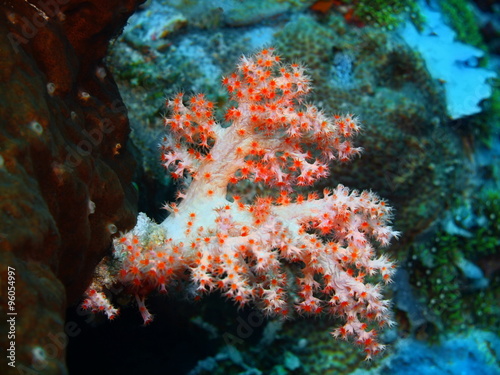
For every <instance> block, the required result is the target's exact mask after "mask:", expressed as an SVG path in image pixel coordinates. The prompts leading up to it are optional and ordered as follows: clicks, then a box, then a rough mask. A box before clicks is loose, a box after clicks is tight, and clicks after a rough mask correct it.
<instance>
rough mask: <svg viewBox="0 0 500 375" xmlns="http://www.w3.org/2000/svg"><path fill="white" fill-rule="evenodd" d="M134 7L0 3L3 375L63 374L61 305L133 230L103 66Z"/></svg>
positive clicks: (122, 125)
mask: <svg viewBox="0 0 500 375" xmlns="http://www.w3.org/2000/svg"><path fill="white" fill-rule="evenodd" d="M142 2H143V1H141V0H126V1H118V0H110V1H95V0H91V1H88V0H87V1H71V2H70V1H69V0H48V1H17V0H11V1H3V2H2V3H1V4H0V65H1V68H0V81H1V90H0V102H1V106H0V118H1V119H2V124H1V127H0V197H1V199H0V206H1V208H0V262H1V264H2V268H1V273H0V287H1V289H2V290H1V297H0V300H1V304H0V311H1V314H2V316H3V319H2V322H3V323H2V332H4V333H5V334H3V335H2V336H1V339H0V341H1V346H2V348H4V349H7V352H8V355H7V356H6V355H2V357H1V359H0V368H1V372H2V373H3V374H5V373H8V372H9V370H11V371H12V372H14V373H18V372H21V373H35V372H36V373H38V372H41V373H44V374H63V373H67V370H66V366H65V363H64V359H65V348H66V335H70V336H71V335H76V334H78V332H79V328H78V327H77V326H76V325H75V324H71V322H67V323H66V324H65V323H64V318H65V317H64V315H65V309H66V307H67V305H68V304H71V303H75V302H77V301H78V298H79V297H80V296H81V294H82V292H83V291H84V290H85V288H86V287H87V283H88V282H89V280H90V278H91V276H92V273H93V270H94V268H95V266H96V264H97V263H98V262H99V261H100V260H101V258H102V257H103V256H105V255H106V253H107V251H109V248H110V246H111V240H112V239H111V237H112V235H113V234H114V233H116V232H118V231H124V230H126V229H129V228H131V227H132V226H133V225H134V223H135V220H136V219H135V218H136V212H135V210H136V208H135V204H136V192H135V191H134V189H133V186H132V184H131V181H132V174H133V170H134V160H133V158H132V157H131V154H130V153H129V152H128V150H127V140H128V134H129V131H130V129H129V122H128V118H127V111H126V109H125V106H124V104H123V102H122V100H121V97H120V94H119V92H118V89H117V87H116V84H115V82H114V80H113V77H112V75H111V74H110V72H109V71H108V70H107V68H106V66H105V65H104V64H103V61H102V60H103V58H104V56H105V55H106V52H107V48H108V44H109V41H110V40H111V39H112V38H114V37H116V36H117V35H118V34H119V33H120V32H121V30H122V28H123V26H124V25H125V23H126V21H127V19H128V17H129V16H130V15H131V14H132V13H133V12H134V11H135V9H136V8H137V6H138V5H139V4H141V3H142ZM9 313H11V314H12V315H8V314H9ZM14 313H15V314H16V315H14ZM7 318H8V319H10V321H7ZM7 332H8V333H9V334H7ZM13 366H15V368H14V367H13Z"/></svg>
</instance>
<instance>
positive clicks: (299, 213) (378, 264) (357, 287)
mask: <svg viewBox="0 0 500 375" xmlns="http://www.w3.org/2000/svg"><path fill="white" fill-rule="evenodd" d="M223 84H224V85H225V86H226V88H227V90H228V92H229V93H230V95H231V99H232V100H233V101H234V103H235V105H234V106H233V107H231V108H229V109H228V110H227V112H226V116H225V120H226V121H227V122H229V123H230V124H231V126H227V127H223V126H221V125H220V124H218V123H217V122H216V121H215V119H214V117H213V114H212V112H213V104H212V103H210V102H209V101H207V100H206V98H205V97H204V96H203V95H196V96H194V97H192V98H191V99H189V100H188V102H187V104H185V103H184V102H183V96H182V94H179V95H178V96H177V97H175V98H174V99H173V100H170V101H168V102H167V107H169V108H170V110H171V115H170V116H169V117H167V118H166V119H165V125H166V127H167V128H168V135H167V136H166V137H165V139H164V142H163V146H162V149H163V157H162V160H163V163H164V165H165V167H166V168H167V169H168V170H169V171H170V172H171V173H172V175H173V176H174V177H175V178H182V177H184V176H186V175H191V176H192V181H191V183H190V185H189V187H188V188H187V190H186V192H185V193H184V194H183V200H182V201H181V202H180V204H178V205H174V204H172V205H170V211H171V215H170V216H168V217H167V219H166V220H165V221H164V222H163V223H162V224H160V225H157V224H155V223H153V222H152V221H151V220H149V219H148V218H147V217H146V216H145V215H141V216H140V217H139V220H138V224H137V226H136V228H135V229H134V230H133V231H131V232H130V233H128V234H126V235H124V236H122V237H121V238H119V239H117V240H116V241H115V258H116V265H115V267H116V268H117V269H119V271H118V273H117V275H116V278H117V281H118V282H119V283H121V284H123V285H125V286H126V288H127V291H128V292H130V293H132V294H135V295H136V297H137V301H138V303H139V306H140V310H141V313H142V314H143V317H144V319H145V322H149V321H151V319H152V316H151V315H150V314H149V312H148V311H147V309H146V307H145V305H144V297H145V296H146V295H147V294H148V293H150V292H151V291H153V290H155V289H156V290H160V291H162V292H166V291H167V289H168V286H169V285H170V284H171V283H172V281H174V280H176V281H180V280H184V282H187V283H192V284H193V285H194V287H195V288H194V289H195V291H196V293H197V294H202V293H208V292H212V291H215V290H218V291H220V292H222V293H223V295H225V296H226V297H228V298H231V299H233V300H234V301H236V302H238V303H239V304H241V305H244V304H246V303H248V302H253V303H254V304H255V305H256V306H258V307H260V308H261V309H262V310H263V311H264V312H266V313H267V314H274V315H283V316H288V315H290V314H292V313H293V312H294V311H296V312H299V313H300V314H318V313H320V312H323V311H325V312H328V313H331V314H334V315H336V316H341V317H343V318H344V319H345V324H344V325H342V326H341V327H338V328H336V329H335V330H334V331H333V335H334V336H336V337H342V338H349V337H350V336H353V337H354V338H355V340H356V342H357V343H359V344H362V345H364V348H365V351H366V353H367V357H370V356H371V355H373V354H375V353H377V352H378V351H380V350H381V349H382V345H381V344H379V343H378V342H377V341H376V339H375V336H376V331H375V330H374V329H373V327H377V328H378V327H380V326H384V325H387V324H392V322H391V318H390V312H389V309H388V305H389V303H388V301H385V300H383V299H382V296H381V292H380V291H381V288H382V286H381V284H380V283H376V281H375V283H374V280H379V281H381V282H382V283H387V282H389V281H390V280H391V276H392V274H393V273H394V266H393V264H392V263H391V262H390V261H389V260H388V258H386V257H384V256H379V257H377V256H376V254H375V252H376V251H375V250H376V244H378V245H382V246H385V245H387V244H389V241H390V240H391V238H392V237H394V236H397V232H395V231H393V230H392V229H391V227H390V226H389V225H388V224H389V222H390V219H391V209H390V208H389V207H388V206H387V205H386V204H385V202H384V201H383V200H380V199H379V198H378V197H377V196H376V195H375V194H373V193H370V192H366V191H364V192H361V193H360V192H357V191H349V190H348V189H347V188H346V187H344V186H342V185H339V186H337V187H336V188H335V189H333V190H325V191H324V192H323V197H322V198H319V197H318V196H317V194H316V193H310V194H309V195H308V197H303V196H301V195H294V194H291V191H292V190H293V187H294V186H297V185H311V184H312V183H314V182H315V181H317V180H318V179H320V178H323V177H325V176H327V175H328V173H329V171H328V163H329V162H331V161H332V160H335V159H336V160H339V161H346V160H348V159H349V158H351V157H352V156H353V155H356V154H358V153H359V152H360V149H359V148H355V147H353V146H352V144H351V142H350V138H351V137H352V136H353V135H355V134H356V133H357V132H358V131H359V125H358V123H357V120H356V118H355V117H353V116H352V115H347V116H339V115H336V116H333V117H332V118H328V117H326V116H325V115H324V114H323V113H322V112H321V111H320V110H318V109H317V108H316V107H315V106H313V105H310V104H309V105H303V97H304V95H306V94H307V93H308V92H309V91H310V83H309V79H308V77H307V76H306V75H305V74H304V69H303V68H302V67H301V66H299V65H297V64H293V65H285V64H282V63H281V62H280V59H279V57H278V56H277V55H275V54H274V51H273V50H272V49H267V50H263V51H260V52H259V53H257V54H256V55H254V56H252V57H248V58H246V57H243V58H242V59H241V62H240V64H239V65H238V70H237V72H236V73H234V74H232V75H230V76H228V77H226V78H224V79H223ZM241 180H250V181H253V182H262V183H264V184H267V185H269V186H270V187H272V188H274V189H277V190H278V193H279V194H278V196H279V197H278V198H276V199H273V198H269V197H260V198H256V199H255V201H254V202H253V203H252V204H245V203H243V202H242V200H241V199H240V198H239V197H237V196H234V197H232V198H231V199H230V200H228V198H227V195H228V194H227V189H228V185H230V184H235V183H238V182H239V181H241Z"/></svg>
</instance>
